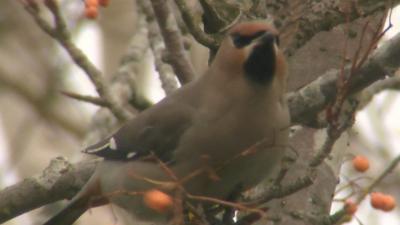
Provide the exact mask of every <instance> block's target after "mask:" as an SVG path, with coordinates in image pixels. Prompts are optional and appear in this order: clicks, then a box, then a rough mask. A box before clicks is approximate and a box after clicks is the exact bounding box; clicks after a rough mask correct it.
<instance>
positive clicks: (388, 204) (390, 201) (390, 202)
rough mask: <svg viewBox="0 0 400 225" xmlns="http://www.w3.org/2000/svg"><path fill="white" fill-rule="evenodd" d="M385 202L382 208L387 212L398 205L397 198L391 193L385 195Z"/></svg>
mask: <svg viewBox="0 0 400 225" xmlns="http://www.w3.org/2000/svg"><path fill="white" fill-rule="evenodd" d="M383 202H384V204H383V208H382V210H383V211H385V212H389V211H392V210H393V209H394V208H395V207H396V200H395V199H394V197H393V196H391V195H384V201H383Z"/></svg>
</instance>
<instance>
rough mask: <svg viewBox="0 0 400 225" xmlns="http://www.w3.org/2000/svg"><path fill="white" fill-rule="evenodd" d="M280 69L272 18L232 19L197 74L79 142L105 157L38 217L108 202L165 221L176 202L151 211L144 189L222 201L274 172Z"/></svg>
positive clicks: (278, 151)
mask: <svg viewBox="0 0 400 225" xmlns="http://www.w3.org/2000/svg"><path fill="white" fill-rule="evenodd" d="M286 67H287V65H286V60H285V57H284V55H283V52H282V51H281V50H280V48H279V33H278V31H277V29H276V28H275V27H274V26H273V25H272V24H269V23H267V22H264V21H249V22H239V23H237V24H236V25H233V26H232V27H231V28H230V29H229V30H228V31H227V32H226V34H225V37H224V39H223V40H222V42H221V44H220V47H219V49H218V51H217V53H216V55H215V57H214V59H213V61H212V62H211V64H210V66H209V68H208V70H207V71H206V72H205V73H204V74H203V75H202V76H200V77H199V78H197V79H196V80H194V81H191V82H189V83H188V84H186V85H183V86H182V87H181V88H179V89H178V90H176V91H175V92H173V93H171V94H170V95H168V96H167V97H165V98H164V99H162V100H161V101H159V102H158V103H156V104H155V105H153V106H152V107H150V108H148V109H146V110H144V111H142V112H141V113H139V114H138V115H137V116H136V117H135V118H133V119H132V120H130V121H128V122H127V123H126V124H125V125H123V126H122V127H121V128H120V129H119V130H117V132H115V133H114V134H112V135H110V136H109V137H108V138H106V139H104V140H102V141H100V142H99V143H97V144H94V145H92V146H89V147H88V148H86V149H85V150H84V152H86V153H88V154H93V155H97V156H99V157H102V158H103V161H101V162H100V163H99V164H98V165H97V167H96V169H95V172H94V173H93V175H92V176H91V178H90V179H89V181H88V182H87V184H86V185H85V186H84V187H83V188H82V190H80V191H79V192H78V194H77V195H76V196H75V197H73V198H72V200H71V201H70V203H69V204H68V205H67V206H66V207H65V208H64V209H63V210H61V211H60V212H59V213H58V214H56V215H55V216H54V217H52V218H51V219H50V220H48V221H47V222H46V223H45V225H56V224H57V225H67V224H72V223H73V222H74V221H75V220H77V219H78V218H79V217H80V216H81V214H83V213H84V212H85V211H86V210H88V209H89V208H90V207H95V206H100V205H104V204H108V203H112V204H114V205H116V206H118V208H121V209H122V210H123V211H124V212H125V213H127V214H128V215H130V216H132V217H133V218H134V219H135V220H137V221H139V222H138V223H137V224H140V221H141V222H143V223H146V222H150V223H151V224H166V223H167V221H169V220H171V218H172V214H173V211H174V210H173V209H169V210H166V211H163V212H160V210H155V209H154V208H153V207H151V206H149V205H146V204H145V201H144V200H143V193H146V192H147V191H149V190H159V191H161V192H162V193H166V195H167V196H175V194H176V193H177V192H178V191H179V193H183V195H182V196H183V201H185V200H186V199H188V201H192V202H194V203H196V204H201V201H200V200H196V199H195V198H194V199H193V198H192V199H190V198H189V196H206V197H208V198H214V199H225V200H229V198H230V196H232V194H233V193H235V192H237V191H238V190H239V191H244V190H248V189H250V188H252V187H254V186H255V185H257V184H258V183H260V182H261V181H262V180H263V179H265V178H266V177H267V176H271V173H272V170H273V169H274V168H276V167H278V166H279V164H280V161H281V160H282V158H283V155H284V152H285V149H286V147H287V143H288V135H289V133H288V128H289V126H290V116H289V111H288V106H287V102H286V99H285V92H286V84H287V77H288V75H287V69H286ZM171 198H172V197H171ZM173 202H174V204H175V200H174V201H173ZM173 207H175V206H172V208H173ZM135 224H136V223H135Z"/></svg>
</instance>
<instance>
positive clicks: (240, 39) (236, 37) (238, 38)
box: [231, 31, 265, 48]
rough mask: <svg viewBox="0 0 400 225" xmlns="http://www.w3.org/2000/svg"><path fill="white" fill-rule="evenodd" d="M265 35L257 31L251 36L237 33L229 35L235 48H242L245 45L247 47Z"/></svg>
mask: <svg viewBox="0 0 400 225" xmlns="http://www.w3.org/2000/svg"><path fill="white" fill-rule="evenodd" d="M263 34H265V31H259V32H257V33H255V34H253V35H241V34H239V33H233V34H231V37H232V41H233V44H234V45H235V46H236V47H237V48H243V47H244V46H246V45H249V44H250V43H251V42H252V41H253V40H254V39H256V38H258V37H260V36H262V35H263Z"/></svg>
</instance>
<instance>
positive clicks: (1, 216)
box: [0, 158, 97, 223]
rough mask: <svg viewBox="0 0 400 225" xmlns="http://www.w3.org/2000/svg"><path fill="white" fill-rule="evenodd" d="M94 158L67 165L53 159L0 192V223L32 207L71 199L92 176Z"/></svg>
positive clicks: (63, 160)
mask: <svg viewBox="0 0 400 225" xmlns="http://www.w3.org/2000/svg"><path fill="white" fill-rule="evenodd" d="M96 163H97V162H96V161H89V162H88V161H83V162H80V163H77V164H70V163H69V162H67V161H66V160H65V159H64V158H55V159H53V160H52V161H51V162H50V165H49V166H48V167H47V168H46V169H45V170H44V171H43V172H42V174H40V175H38V176H35V177H31V178H27V179H25V180H23V181H21V182H19V183H17V184H14V185H12V186H9V187H7V188H5V189H4V190H2V191H1V192H0V208H1V209H2V210H0V223H3V222H5V221H7V220H9V219H11V218H13V217H16V216H18V215H21V214H23V213H25V212H28V211H30V210H32V209H35V208H37V207H40V206H42V205H46V204H49V203H52V202H55V201H58V200H61V199H65V198H71V197H72V196H74V195H75V193H76V192H77V191H79V190H80V189H81V188H82V186H83V185H84V184H85V183H86V182H87V180H88V179H89V178H90V176H91V175H92V173H93V171H94V168H95V166H96Z"/></svg>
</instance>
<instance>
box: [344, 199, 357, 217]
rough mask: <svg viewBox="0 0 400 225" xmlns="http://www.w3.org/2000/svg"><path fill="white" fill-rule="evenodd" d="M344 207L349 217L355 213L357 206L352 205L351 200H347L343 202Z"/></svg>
mask: <svg viewBox="0 0 400 225" xmlns="http://www.w3.org/2000/svg"><path fill="white" fill-rule="evenodd" d="M344 206H345V208H346V212H347V214H349V215H354V213H356V211H357V209H358V206H357V204H356V203H354V202H353V201H352V200H350V199H347V200H346V201H345V202H344Z"/></svg>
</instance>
